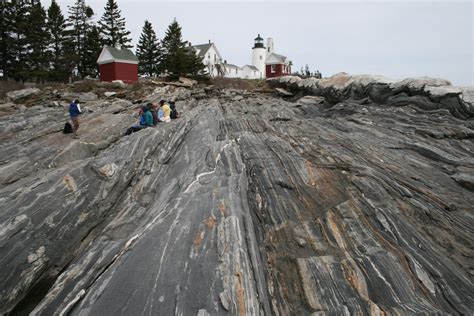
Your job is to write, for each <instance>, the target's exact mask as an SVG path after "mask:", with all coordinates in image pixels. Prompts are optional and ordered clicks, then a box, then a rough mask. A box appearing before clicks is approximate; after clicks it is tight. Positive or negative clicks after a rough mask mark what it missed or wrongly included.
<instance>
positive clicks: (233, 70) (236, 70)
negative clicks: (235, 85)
mask: <svg viewBox="0 0 474 316" xmlns="http://www.w3.org/2000/svg"><path fill="white" fill-rule="evenodd" d="M224 69H225V74H224V77H226V78H241V77H242V69H240V67H239V66H236V65H233V64H228V63H227V61H224Z"/></svg>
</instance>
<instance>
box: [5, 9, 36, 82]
mask: <svg viewBox="0 0 474 316" xmlns="http://www.w3.org/2000/svg"><path fill="white" fill-rule="evenodd" d="M29 8H30V4H29V3H28V2H27V1H22V0H13V1H12V2H11V6H10V10H9V11H8V14H7V15H8V17H7V21H5V22H6V23H9V26H8V29H9V33H10V38H11V43H10V44H11V46H10V47H9V48H8V49H9V54H8V56H7V57H8V60H7V61H6V63H7V64H8V67H7V73H8V77H9V78H13V79H15V80H17V81H19V80H23V81H25V80H26V77H27V71H26V67H25V62H26V60H25V59H26V55H27V45H26V44H27V43H26V32H27V29H28V28H29V22H28V19H29V11H30V10H29Z"/></svg>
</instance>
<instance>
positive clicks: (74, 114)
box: [69, 99, 82, 138]
mask: <svg viewBox="0 0 474 316" xmlns="http://www.w3.org/2000/svg"><path fill="white" fill-rule="evenodd" d="M81 114H82V112H81V106H80V105H79V101H78V100H77V99H74V100H72V102H71V104H69V116H70V117H71V121H72V138H77V130H78V129H79V115H81Z"/></svg>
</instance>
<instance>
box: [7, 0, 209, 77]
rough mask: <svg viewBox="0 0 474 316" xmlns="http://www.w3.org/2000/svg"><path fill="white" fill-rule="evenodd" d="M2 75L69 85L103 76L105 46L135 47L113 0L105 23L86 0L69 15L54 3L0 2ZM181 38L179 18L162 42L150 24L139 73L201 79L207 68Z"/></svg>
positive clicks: (143, 38) (140, 46) (144, 34)
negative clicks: (100, 60)
mask: <svg viewBox="0 0 474 316" xmlns="http://www.w3.org/2000/svg"><path fill="white" fill-rule="evenodd" d="M0 8H1V13H0V23H1V26H0V27H1V29H0V33H1V34H0V37H1V38H0V40H1V42H0V75H2V74H3V76H2V77H1V78H2V79H4V80H6V79H14V80H16V81H35V82H45V81H59V82H65V81H68V80H69V78H71V77H72V76H76V77H79V78H84V77H86V76H90V77H96V76H97V75H98V65H97V58H98V57H99V54H100V52H101V50H102V47H103V46H104V45H107V46H121V47H125V48H131V47H132V46H131V45H130V42H131V41H132V40H131V38H130V32H129V31H127V30H126V28H125V18H124V17H122V16H121V11H120V10H119V9H118V6H117V3H116V2H115V0H108V1H107V4H106V6H105V8H104V9H105V12H104V14H103V15H102V17H101V18H100V20H99V21H98V22H97V23H95V22H94V21H93V17H94V11H93V9H92V8H91V7H90V6H88V5H86V3H85V0H76V2H75V3H74V5H72V6H68V16H67V17H65V16H64V15H63V13H62V12H61V8H60V7H59V5H58V4H57V3H56V1H55V0H53V1H52V2H51V5H50V7H49V8H48V9H47V10H45V9H44V8H43V6H42V5H41V1H39V0H32V1H21V0H17V1H15V0H12V1H9V2H6V1H0ZM186 44H187V42H185V41H183V40H182V35H181V27H180V26H179V24H178V22H177V21H176V20H174V21H173V22H172V23H171V24H170V25H169V27H168V29H167V31H166V33H165V36H164V38H163V39H162V40H159V39H158V38H157V36H156V34H155V31H154V30H153V27H152V25H151V23H150V22H149V21H147V20H145V24H144V26H143V31H142V34H141V35H140V39H139V43H138V45H137V49H136V55H137V57H138V59H139V72H140V73H142V74H147V75H150V76H153V75H159V74H168V75H171V76H179V75H184V74H188V75H198V74H203V73H204V65H203V64H202V60H201V59H199V58H198V57H197V56H196V55H195V54H194V52H193V51H192V50H191V49H189V48H187V45H186Z"/></svg>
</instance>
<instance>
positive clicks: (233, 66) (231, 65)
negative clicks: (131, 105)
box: [224, 64, 240, 68]
mask: <svg viewBox="0 0 474 316" xmlns="http://www.w3.org/2000/svg"><path fill="white" fill-rule="evenodd" d="M224 66H226V67H230V68H240V67H239V66H236V65H234V64H224Z"/></svg>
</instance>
